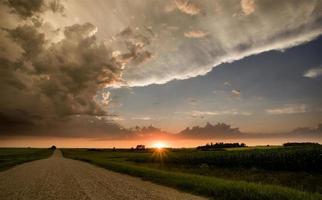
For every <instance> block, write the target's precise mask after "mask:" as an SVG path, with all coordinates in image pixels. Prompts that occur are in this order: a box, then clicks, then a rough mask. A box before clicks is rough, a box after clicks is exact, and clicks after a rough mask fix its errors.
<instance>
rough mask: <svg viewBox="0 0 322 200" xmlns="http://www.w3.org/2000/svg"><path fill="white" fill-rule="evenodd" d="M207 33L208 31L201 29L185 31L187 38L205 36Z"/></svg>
mask: <svg viewBox="0 0 322 200" xmlns="http://www.w3.org/2000/svg"><path fill="white" fill-rule="evenodd" d="M207 35H208V33H206V32H204V31H201V30H192V31H187V32H184V36H186V37H187V38H203V37H205V36H207Z"/></svg>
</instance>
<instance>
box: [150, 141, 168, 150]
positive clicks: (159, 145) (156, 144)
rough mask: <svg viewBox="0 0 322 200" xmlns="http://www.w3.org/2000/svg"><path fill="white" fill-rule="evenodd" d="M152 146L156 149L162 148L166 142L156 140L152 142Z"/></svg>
mask: <svg viewBox="0 0 322 200" xmlns="http://www.w3.org/2000/svg"><path fill="white" fill-rule="evenodd" d="M152 147H153V148H157V149H163V148H165V147H166V144H165V143H164V142H156V143H154V144H152Z"/></svg>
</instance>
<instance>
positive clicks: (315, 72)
mask: <svg viewBox="0 0 322 200" xmlns="http://www.w3.org/2000/svg"><path fill="white" fill-rule="evenodd" d="M303 76H304V77H307V78H318V77H320V76H322V67H317V68H312V69H309V70H308V71H306V72H305V73H304V74H303Z"/></svg>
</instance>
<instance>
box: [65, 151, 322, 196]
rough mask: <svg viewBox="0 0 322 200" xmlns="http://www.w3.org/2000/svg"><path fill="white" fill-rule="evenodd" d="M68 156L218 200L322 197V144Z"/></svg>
mask: <svg viewBox="0 0 322 200" xmlns="http://www.w3.org/2000/svg"><path fill="white" fill-rule="evenodd" d="M63 154H64V156H65V157H69V158H73V159H79V160H83V161H86V162H90V163H92V164H96V165H99V166H102V167H105V168H107V169H110V170H114V171H117V172H121V173H126V174H129V175H133V176H138V177H141V178H143V179H145V180H149V181H152V182H156V183H159V184H163V185H167V186H171V187H175V188H178V189H180V190H183V191H188V192H191V193H194V194H199V195H202V196H206V197H211V198H213V199H245V200H246V199H250V200H251V199H274V200H279V199H292V200H293V199H322V174H321V163H322V157H321V156H322V148H321V146H305V147H304V146H303V147H279V148H277V147H274V148H242V149H240V150H238V149H234V150H230V151H227V150H221V151H198V150H195V149H167V150H165V149H164V150H145V151H135V150H126V149H120V150H111V149H64V150H63Z"/></svg>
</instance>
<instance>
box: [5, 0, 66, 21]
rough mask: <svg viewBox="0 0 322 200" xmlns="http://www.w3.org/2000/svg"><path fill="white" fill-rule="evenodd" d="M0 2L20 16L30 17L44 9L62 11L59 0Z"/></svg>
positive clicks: (7, 0) (10, 0) (6, 0)
mask: <svg viewBox="0 0 322 200" xmlns="http://www.w3.org/2000/svg"><path fill="white" fill-rule="evenodd" d="M1 3H3V4H6V5H8V7H9V8H10V10H11V12H13V13H16V14H17V15H19V16H20V17H22V18H28V17H32V16H34V15H37V14H39V13H40V12H44V11H46V10H51V11H53V12H61V13H62V12H63V11H64V7H63V5H62V4H61V2H60V0H51V1H45V0H27V1H26V0H1Z"/></svg>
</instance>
